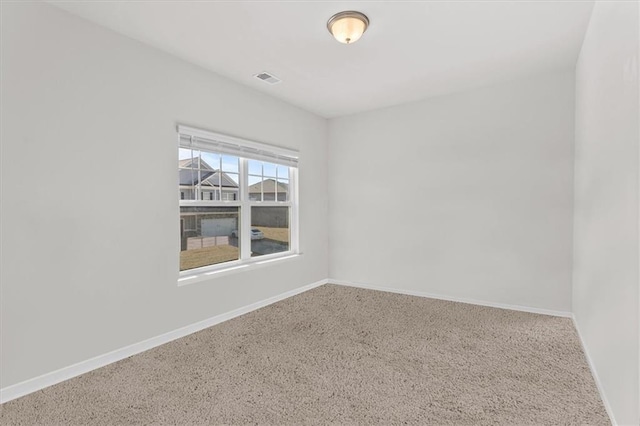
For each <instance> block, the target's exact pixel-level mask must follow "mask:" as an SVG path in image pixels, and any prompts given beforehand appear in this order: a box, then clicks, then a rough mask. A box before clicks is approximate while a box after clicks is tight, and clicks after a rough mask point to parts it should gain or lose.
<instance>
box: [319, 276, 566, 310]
mask: <svg viewBox="0 0 640 426" xmlns="http://www.w3.org/2000/svg"><path fill="white" fill-rule="evenodd" d="M329 283H330V284H337V285H344V286H347V287H359V288H366V289H369V290H378V291H386V292H389V293H398V294H405V295H408V296H418V297H428V298H430V299H439V300H447V301H449V302H460V303H469V304H471V305H480V306H489V307H491V308H500V309H509V310H512V311H522V312H531V313H534V314H542V315H551V316H554V317H564V318H572V317H573V314H572V313H571V312H565V311H554V310H550V309H542V308H532V307H529V306H520V305H509V304H506V303H496V302H486V301H483V300H475V299H465V298H459V297H452V296H443V295H441V294H432V293H425V292H422V291H414V290H403V289H399V288H391V287H381V286H375V285H370V284H363V283H356V282H352V281H345V280H336V279H333V278H329Z"/></svg>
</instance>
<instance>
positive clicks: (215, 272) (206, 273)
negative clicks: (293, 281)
mask: <svg viewBox="0 0 640 426" xmlns="http://www.w3.org/2000/svg"><path fill="white" fill-rule="evenodd" d="M302 255H303V254H302V253H294V252H286V253H280V254H279V255H278V256H268V257H266V256H265V258H263V257H259V258H255V259H251V260H247V261H246V262H243V263H236V262H234V263H233V264H232V265H224V266H223V265H217V266H214V267H211V268H208V269H206V270H200V271H197V272H189V271H185V272H183V273H181V274H180V277H179V278H178V287H182V286H185V285H188V284H194V283H198V282H202V281H209V280H212V279H215V278H219V277H223V276H227V275H232V274H236V273H239V272H244V271H253V270H254V269H260V268H263V267H265V266H269V265H275V264H280V263H283V262H286V261H290V260H295V259H298V258H300V257H301V256H302Z"/></svg>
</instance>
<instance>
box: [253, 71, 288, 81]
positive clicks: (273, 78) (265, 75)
mask: <svg viewBox="0 0 640 426" xmlns="http://www.w3.org/2000/svg"><path fill="white" fill-rule="evenodd" d="M254 77H255V78H257V79H258V80H262V81H264V82H265V83H269V84H276V83H280V82H281V81H282V80H280V79H279V78H278V77H276V76H275V75H273V74H269V73H268V72H266V71H263V72H261V73H260V74H256V75H254Z"/></svg>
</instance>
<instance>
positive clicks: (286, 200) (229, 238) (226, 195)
mask: <svg viewBox="0 0 640 426" xmlns="http://www.w3.org/2000/svg"><path fill="white" fill-rule="evenodd" d="M178 132H179V134H180V148H179V157H178V170H179V175H180V180H179V186H180V194H181V196H180V220H181V227H180V228H181V229H180V234H181V235H180V271H181V273H184V271H191V272H193V270H197V271H199V270H200V268H208V269H212V268H213V269H218V268H222V267H226V266H227V265H228V266H229V267H234V266H235V265H237V264H243V263H248V262H251V259H252V258H256V257H259V256H267V257H268V258H271V257H278V256H284V255H289V254H293V253H297V250H298V241H297V235H298V229H297V218H298V212H297V200H296V191H295V190H294V189H295V188H296V183H297V182H296V181H297V176H298V168H297V164H298V161H297V159H298V155H297V153H296V152H295V151H291V150H287V149H283V148H278V147H273V146H269V145H265V144H260V143H257V142H253V141H246V140H241V139H238V138H232V137H229V136H225V135H220V134H215V133H211V132H206V131H202V130H198V129H193V128H188V127H183V126H179V127H178ZM207 193H208V194H209V195H208V196H205V195H206V194H207ZM198 196H199V197H198Z"/></svg>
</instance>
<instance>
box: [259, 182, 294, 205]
mask: <svg viewBox="0 0 640 426" xmlns="http://www.w3.org/2000/svg"><path fill="white" fill-rule="evenodd" d="M261 193H262V200H261V201H287V194H288V193H289V185H288V184H286V183H284V182H276V180H275V179H265V180H263V181H262V182H258V183H254V184H253V185H251V186H249V199H250V200H253V201H260V194H261Z"/></svg>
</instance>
